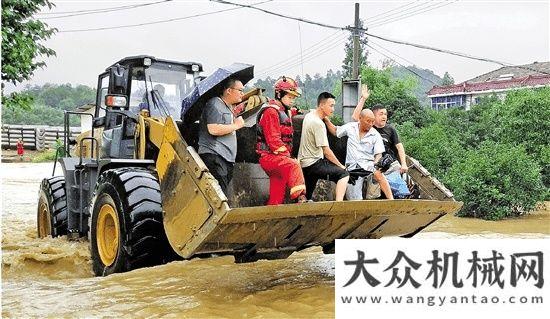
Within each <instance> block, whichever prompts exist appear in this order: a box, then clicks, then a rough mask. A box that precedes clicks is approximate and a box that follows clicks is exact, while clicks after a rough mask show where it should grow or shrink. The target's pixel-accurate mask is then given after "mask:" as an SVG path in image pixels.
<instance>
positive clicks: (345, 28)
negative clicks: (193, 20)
mask: <svg viewBox="0 0 550 319" xmlns="http://www.w3.org/2000/svg"><path fill="white" fill-rule="evenodd" d="M210 1H215V2H219V3H223V4H228V5H233V6H238V7H243V8H250V9H255V10H259V11H262V12H264V13H267V14H271V15H275V16H278V17H282V18H285V19H290V20H297V21H301V22H304V23H309V24H313V25H317V26H321V27H325V28H330V29H337V30H347V31H354V30H359V31H362V32H364V34H366V35H368V36H371V37H374V38H377V39H380V40H382V41H386V42H392V43H397V44H402V45H408V46H412V47H416V48H420V49H424V50H431V51H436V52H441V53H446V54H450V55H456V56H460V57H463V58H467V59H471V60H478V61H483V62H491V63H496V64H498V65H502V66H509V65H511V64H510V63H504V62H500V61H497V60H493V59H489V58H482V57H476V56H473V55H470V54H466V53H461V52H456V51H451V50H446V49H439V48H435V47H430V46H427V45H423V44H416V43H412V42H407V41H402V40H394V39H390V38H386V37H382V36H379V35H375V34H372V33H369V32H367V31H368V30H367V29H365V28H355V27H351V26H347V27H339V26H334V25H328V24H325V23H320V22H315V21H310V20H306V19H301V18H296V17H292V16H287V15H283V14H280V13H275V12H271V11H268V10H265V9H260V8H254V7H251V6H249V5H244V4H239V3H233V2H229V1H225V0H210Z"/></svg>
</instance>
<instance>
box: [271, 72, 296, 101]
mask: <svg viewBox="0 0 550 319" xmlns="http://www.w3.org/2000/svg"><path fill="white" fill-rule="evenodd" d="M274 88H275V97H277V95H278V94H277V93H280V92H281V91H283V92H286V93H288V94H292V95H294V96H296V97H299V96H300V95H301V94H302V91H301V90H300V88H299V87H298V83H296V81H294V79H291V78H288V77H286V76H282V77H280V78H279V79H278V80H277V81H276V82H275V85H274Z"/></svg>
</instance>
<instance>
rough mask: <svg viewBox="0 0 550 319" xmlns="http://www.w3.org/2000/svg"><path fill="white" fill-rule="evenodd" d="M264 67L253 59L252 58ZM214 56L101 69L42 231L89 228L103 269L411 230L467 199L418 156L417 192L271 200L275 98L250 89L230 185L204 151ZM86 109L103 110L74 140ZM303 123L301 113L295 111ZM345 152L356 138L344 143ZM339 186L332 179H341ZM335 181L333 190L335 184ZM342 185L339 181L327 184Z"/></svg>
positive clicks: (281, 250)
mask: <svg viewBox="0 0 550 319" xmlns="http://www.w3.org/2000/svg"><path fill="white" fill-rule="evenodd" d="M250 68H252V66H250ZM201 72H202V65H201V64H199V63H194V62H175V61H167V60H162V59H156V58H154V57H151V56H135V57H128V58H124V59H122V60H120V61H119V62H117V63H115V64H114V65H112V66H110V67H108V68H107V69H106V71H105V72H104V73H102V74H100V75H99V78H98V84H97V96H96V107H95V113H93V114H88V113H82V112H66V114H65V129H66V132H65V133H66V134H65V140H64V147H63V149H59V150H58V152H57V153H58V155H59V156H58V159H57V161H56V162H55V163H54V174H52V175H55V169H56V165H57V164H59V165H60V166H61V169H62V170H63V175H62V176H56V177H52V178H47V179H44V180H43V181H42V184H41V186H40V192H39V203H38V210H37V221H38V227H37V229H38V235H39V236H40V237H46V236H52V237H55V236H61V235H66V236H67V238H68V239H78V238H82V237H88V239H89V242H90V251H91V258H92V264H93V271H94V273H95V274H96V275H98V276H105V275H109V274H112V273H116V272H124V271H129V270H132V269H136V268H140V267H144V266H153V265H158V264H162V263H165V262H168V261H171V260H174V259H178V258H180V259H181V258H184V259H189V258H193V257H195V256H203V257H205V256H206V257H208V256H212V255H233V256H234V257H235V261H236V262H250V261H255V260H258V259H278V258H286V257H288V256H289V255H290V254H292V253H293V252H294V251H299V250H302V249H305V248H308V247H312V246H321V247H323V250H324V251H325V252H326V253H330V252H333V251H334V240H335V239H339V238H380V237H383V236H405V237H410V236H413V235H414V234H416V233H417V232H419V231H420V230H422V229H423V228H425V227H426V226H428V225H429V224H431V223H433V222H434V221H435V220H437V219H438V218H440V217H442V216H443V215H445V214H447V213H454V212H456V211H457V210H458V209H459V208H460V207H461V205H462V203H460V202H456V201H454V199H453V197H452V194H451V193H450V192H449V191H448V190H446V189H445V188H444V186H443V185H441V184H439V183H437V181H435V180H434V179H433V178H432V177H431V176H429V173H428V172H427V171H425V170H424V169H423V168H422V167H421V166H420V164H418V163H417V162H415V161H414V160H412V159H411V163H410V164H411V173H410V176H411V177H412V179H413V180H414V182H415V183H416V184H417V185H419V187H420V190H421V198H422V199H416V200H393V201H389V200H362V201H344V202H335V201H330V200H327V201H318V202H313V203H306V204H284V205H278V206H269V207H268V206H265V202H266V201H267V197H268V192H269V179H268V177H267V176H266V175H265V173H264V172H263V171H262V169H261V168H260V167H259V164H258V158H257V156H256V154H255V152H254V145H255V142H256V127H255V126H256V123H255V119H256V117H255V116H254V114H255V112H256V111H258V110H259V106H260V104H261V103H263V102H265V100H266V99H265V97H264V96H263V95H262V91H261V90H256V91H255V92H254V94H249V95H250V96H247V98H248V99H247V101H245V108H244V110H245V113H246V115H247V119H246V120H245V123H246V125H245V127H244V128H242V129H240V130H239V131H238V133H237V141H238V155H237V163H236V165H235V173H234V178H233V181H232V183H231V185H230V187H229V190H228V192H227V194H224V193H223V192H222V190H221V188H220V186H219V184H218V182H217V180H216V179H215V178H214V177H213V176H212V174H210V172H209V171H208V168H207V167H206V166H205V164H204V163H203V161H202V159H201V157H200V156H199V154H198V153H197V143H198V130H199V129H200V114H201V111H202V109H201V108H202V105H203V104H201V103H188V104H185V103H182V101H184V100H185V99H184V98H186V97H189V96H190V95H193V94H195V93H196V94H198V98H199V101H200V98H201V92H198V93H197V90H196V88H197V87H199V84H201V83H207V82H208V81H211V80H213V78H212V77H207V78H205V77H203V76H202V75H201ZM74 116H80V117H82V119H83V120H84V118H87V117H89V119H91V127H90V130H89V131H87V132H84V133H82V134H81V136H79V137H78V138H76V139H74V140H72V139H69V138H67V136H69V135H68V134H67V131H68V130H69V127H70V119H71V117H74ZM294 124H295V126H296V129H297V130H298V131H297V132H296V134H295V135H297V139H296V140H295V144H296V145H295V149H298V145H297V143H298V142H299V128H300V127H301V118H300V117H299V116H298V117H296V118H295V119H294ZM331 143H332V144H333V145H332V146H333V148H334V149H335V150H337V153H338V156H339V157H340V158H342V159H343V158H344V157H345V141H337V140H332V139H331ZM329 186H330V185H329ZM329 188H330V187H329ZM327 193H330V190H329V191H328V192H327Z"/></svg>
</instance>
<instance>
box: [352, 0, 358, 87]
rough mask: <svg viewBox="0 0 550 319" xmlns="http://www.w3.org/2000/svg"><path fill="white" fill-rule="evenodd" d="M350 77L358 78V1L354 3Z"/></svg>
mask: <svg viewBox="0 0 550 319" xmlns="http://www.w3.org/2000/svg"><path fill="white" fill-rule="evenodd" d="M351 78H352V79H353V80H357V79H358V78H359V3H355V29H354V30H353V64H352V72H351Z"/></svg>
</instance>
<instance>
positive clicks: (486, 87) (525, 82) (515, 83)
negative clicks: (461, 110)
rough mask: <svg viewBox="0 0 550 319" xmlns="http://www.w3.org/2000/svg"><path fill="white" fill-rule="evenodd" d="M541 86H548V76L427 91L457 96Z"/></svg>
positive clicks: (432, 93) (447, 86)
mask: <svg viewBox="0 0 550 319" xmlns="http://www.w3.org/2000/svg"><path fill="white" fill-rule="evenodd" d="M541 85H550V75H529V76H525V77H521V78H515V79H514V78H513V79H507V80H495V81H489V82H476V83H469V82H463V83H460V84H454V85H446V86H437V85H436V86H434V87H433V88H432V89H431V90H430V91H428V96H430V95H440V94H458V93H468V92H479V91H492V90H505V89H511V88H519V87H533V86H541Z"/></svg>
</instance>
